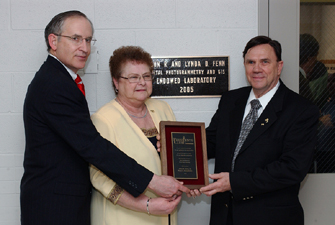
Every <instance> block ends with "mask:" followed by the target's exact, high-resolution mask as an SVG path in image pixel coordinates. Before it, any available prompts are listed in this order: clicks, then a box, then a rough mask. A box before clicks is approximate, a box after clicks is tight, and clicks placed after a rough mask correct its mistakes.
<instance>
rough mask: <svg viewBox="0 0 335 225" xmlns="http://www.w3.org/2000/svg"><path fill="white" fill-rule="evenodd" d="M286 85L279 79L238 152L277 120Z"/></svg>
mask: <svg viewBox="0 0 335 225" xmlns="http://www.w3.org/2000/svg"><path fill="white" fill-rule="evenodd" d="M286 90H287V87H286V86H285V85H284V84H283V83H282V82H281V81H280V86H279V89H278V90H277V92H276V93H275V95H274V96H273V97H272V99H271V100H270V102H269V103H268V105H267V106H266V108H265V109H264V111H263V113H262V114H261V116H260V117H259V118H258V120H257V121H256V123H255V125H254V126H253V128H252V130H251V131H250V133H249V135H248V137H247V139H246V140H245V142H244V143H243V145H242V147H241V150H240V153H239V154H241V153H242V152H243V151H245V150H246V149H247V148H248V146H250V145H251V144H252V143H253V142H254V141H255V140H256V139H257V138H259V137H260V136H261V135H262V134H263V133H264V132H266V131H267V130H268V129H269V128H270V127H271V125H272V124H273V123H274V122H275V121H276V120H277V118H278V116H277V113H278V112H280V111H281V110H282V107H283V103H284V95H285V92H286Z"/></svg>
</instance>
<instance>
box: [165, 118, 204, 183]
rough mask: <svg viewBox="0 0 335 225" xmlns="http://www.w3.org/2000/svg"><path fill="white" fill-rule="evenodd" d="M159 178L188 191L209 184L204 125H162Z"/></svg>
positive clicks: (181, 123)
mask: <svg viewBox="0 0 335 225" xmlns="http://www.w3.org/2000/svg"><path fill="white" fill-rule="evenodd" d="M159 125H160V135H161V152H160V156H161V163H162V174H163V175H169V176H173V177H175V178H176V179H177V180H179V181H182V182H184V185H185V186H186V187H188V188H190V189H199V188H200V187H203V186H205V185H208V184H209V179H208V163H207V147H206V132H205V123H196V122H176V121H161V122H160V124H159Z"/></svg>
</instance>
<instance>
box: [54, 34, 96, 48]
mask: <svg viewBox="0 0 335 225" xmlns="http://www.w3.org/2000/svg"><path fill="white" fill-rule="evenodd" d="M54 35H56V36H57V37H66V38H70V39H71V40H72V41H73V42H74V43H75V44H76V45H80V44H81V43H83V40H84V39H85V41H86V43H87V44H91V42H93V45H94V44H95V42H96V41H97V39H95V38H93V37H86V38H83V37H82V36H80V35H74V36H67V35H62V34H54ZM75 39H78V41H77V40H75Z"/></svg>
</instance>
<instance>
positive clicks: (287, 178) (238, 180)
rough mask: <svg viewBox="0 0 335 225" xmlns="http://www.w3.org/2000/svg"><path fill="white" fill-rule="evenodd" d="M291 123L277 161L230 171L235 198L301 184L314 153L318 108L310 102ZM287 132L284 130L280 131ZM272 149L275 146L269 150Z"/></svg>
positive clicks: (288, 117) (289, 116) (289, 117)
mask: <svg viewBox="0 0 335 225" xmlns="http://www.w3.org/2000/svg"><path fill="white" fill-rule="evenodd" d="M286 116H287V119H288V120H290V119H294V118H295V119H294V121H293V122H292V123H290V127H289V128H288V131H287V133H286V134H285V138H284V140H283V143H282V144H281V146H282V150H281V154H280V155H279V156H278V158H277V160H275V161H273V162H270V163H269V164H267V165H266V166H264V167H257V168H255V169H253V170H251V171H239V172H233V173H230V183H231V187H232V192H233V194H234V198H235V199H237V200H238V199H242V198H244V197H246V196H255V195H258V194H264V193H267V192H273V191H276V190H280V189H283V188H286V187H289V186H292V185H297V184H299V183H300V182H301V181H302V180H303V179H304V177H305V176H306V174H307V172H308V170H309V167H310V165H311V161H312V159H313V154H314V146H315V144H316V128H317V123H318V116H319V113H318V109H317V107H316V106H313V105H309V107H305V109H304V110H301V113H299V115H297V116H295V117H294V118H292V117H291V115H287V114H286ZM278 132H284V131H278ZM268 150H269V151H271V150H273V149H268Z"/></svg>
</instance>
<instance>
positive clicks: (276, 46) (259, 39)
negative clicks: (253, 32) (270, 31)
mask: <svg viewBox="0 0 335 225" xmlns="http://www.w3.org/2000/svg"><path fill="white" fill-rule="evenodd" d="M263 44H269V45H270V46H271V47H272V48H273V50H274V51H275V53H276V56H277V61H281V45H280V43H279V42H278V41H276V40H272V39H271V38H269V37H267V36H262V35H261V36H256V37H254V38H252V39H251V40H250V41H249V42H248V43H247V44H246V46H245V48H244V51H243V59H244V57H245V55H246V54H247V52H248V50H249V49H250V48H252V47H255V46H257V45H263Z"/></svg>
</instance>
